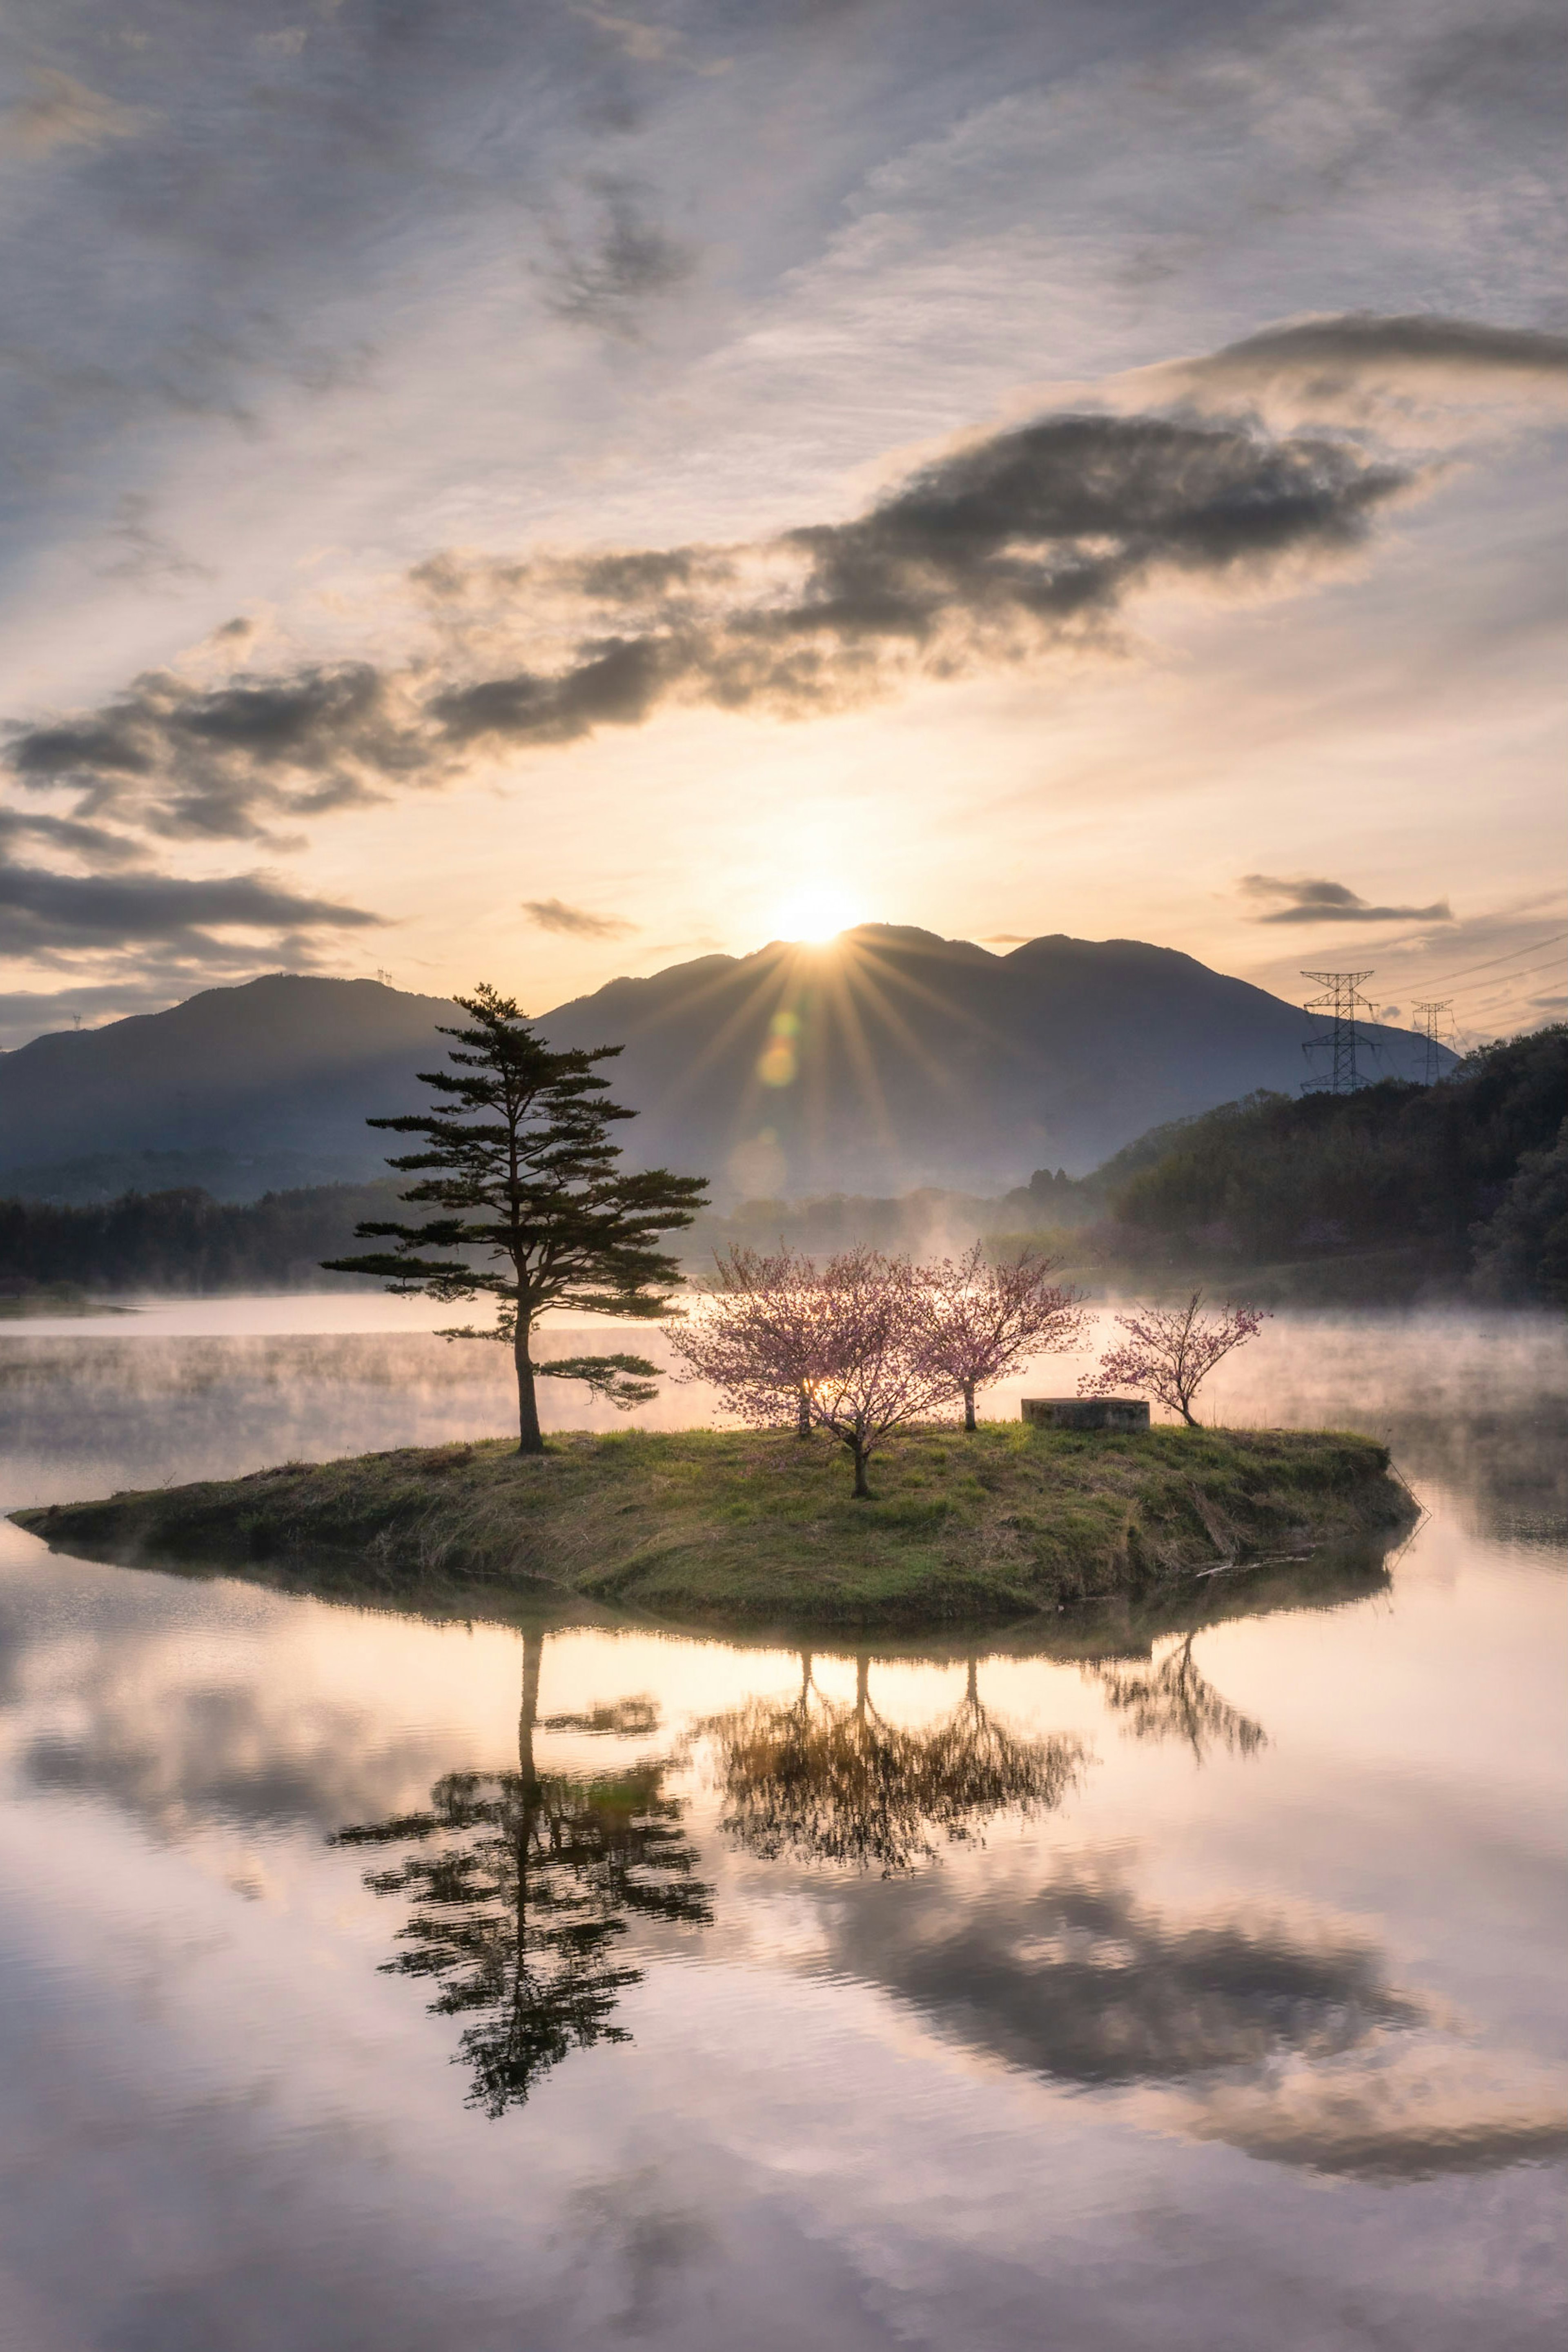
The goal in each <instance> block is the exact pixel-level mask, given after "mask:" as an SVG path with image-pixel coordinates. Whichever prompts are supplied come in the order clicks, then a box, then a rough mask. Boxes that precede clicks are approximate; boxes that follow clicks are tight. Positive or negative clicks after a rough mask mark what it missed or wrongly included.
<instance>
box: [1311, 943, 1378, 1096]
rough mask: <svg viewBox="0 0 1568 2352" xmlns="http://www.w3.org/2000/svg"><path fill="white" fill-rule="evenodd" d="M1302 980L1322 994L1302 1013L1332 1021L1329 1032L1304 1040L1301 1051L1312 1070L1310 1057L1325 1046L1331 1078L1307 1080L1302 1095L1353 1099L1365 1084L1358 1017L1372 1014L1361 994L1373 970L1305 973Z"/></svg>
mask: <svg viewBox="0 0 1568 2352" xmlns="http://www.w3.org/2000/svg"><path fill="white" fill-rule="evenodd" d="M1301 977H1302V979H1303V980H1315V981H1317V982H1320V984H1321V987H1322V990H1323V993H1322V995H1321V996H1314V997H1313V998H1311V999H1310V1002H1309V1003H1307V1004H1306V1005H1305V1006H1304V1007H1303V1010H1304V1011H1306V1012H1308V1013H1327V1015H1328V1021H1329V1025H1328V1027H1327V1028H1326V1029H1321V1030H1320V1031H1319V1033H1318V1034H1317V1035H1316V1036H1315V1037H1306V1038H1303V1040H1302V1042H1301V1051H1302V1053H1303V1054H1305V1055H1307V1056H1308V1057H1309V1058H1308V1068H1309V1069H1310V1067H1311V1061H1310V1056H1311V1055H1313V1054H1314V1053H1316V1052H1318V1051H1320V1050H1321V1048H1322V1047H1324V1046H1326V1047H1327V1048H1328V1051H1329V1076H1328V1078H1327V1080H1326V1081H1324V1080H1322V1079H1313V1078H1310V1077H1309V1078H1307V1079H1306V1080H1305V1081H1304V1082H1303V1084H1302V1088H1301V1091H1302V1093H1303V1094H1322V1093H1327V1094H1331V1095H1353V1094H1354V1093H1355V1092H1356V1090H1357V1088H1358V1087H1360V1086H1361V1084H1362V1076H1361V1072H1360V1070H1359V1069H1358V1068H1357V1066H1356V1045H1357V1039H1356V1014H1357V1013H1358V1012H1361V1013H1370V1012H1371V1011H1372V1006H1371V1005H1370V1004H1369V1003H1367V1000H1366V998H1365V997H1364V996H1363V995H1361V994H1360V993H1359V990H1360V986H1361V982H1363V980H1370V979H1371V978H1372V972H1371V971H1370V970H1368V971H1303V972H1302V974H1301Z"/></svg>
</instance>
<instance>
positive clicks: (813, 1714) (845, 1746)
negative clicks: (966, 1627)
mask: <svg viewBox="0 0 1568 2352" xmlns="http://www.w3.org/2000/svg"><path fill="white" fill-rule="evenodd" d="M976 1671H977V1670H976V1662H975V1661H974V1660H973V1659H972V1660H971V1661H970V1669H969V1686H968V1690H967V1693H966V1696H965V1697H964V1699H963V1702H962V1703H961V1705H960V1706H958V1707H957V1708H956V1709H955V1711H954V1713H953V1714H952V1716H951V1717H949V1718H948V1719H947V1720H946V1721H944V1722H942V1723H939V1724H937V1725H936V1726H934V1727H932V1728H931V1729H929V1730H924V1731H910V1730H905V1729H903V1728H901V1727H899V1726H897V1725H894V1724H889V1723H888V1722H886V1721H885V1720H884V1718H883V1717H881V1716H880V1715H879V1713H878V1711H877V1709H876V1708H875V1707H874V1706H872V1705H871V1703H870V1696H869V1679H870V1658H869V1655H868V1654H866V1653H864V1652H863V1653H862V1654H860V1656H859V1657H858V1659H857V1660H856V1690H855V1700H854V1703H853V1705H850V1704H847V1703H846V1702H844V1701H840V1700H836V1699H830V1698H828V1697H826V1696H825V1695H824V1694H823V1693H822V1692H820V1691H818V1690H817V1689H816V1685H815V1684H814V1682H813V1680H812V1671H811V1654H810V1653H809V1652H803V1653H802V1654H801V1685H800V1691H799V1694H798V1696H796V1697H795V1698H792V1699H787V1700H784V1701H783V1702H780V1701H777V1700H768V1699H752V1700H749V1701H748V1702H747V1704H746V1705H745V1706H741V1707H737V1708H735V1709H734V1710H733V1711H732V1712H731V1713H730V1714H728V1715H721V1716H716V1717H713V1718H712V1719H711V1720H710V1722H708V1723H706V1724H704V1725H703V1727H702V1729H703V1731H704V1732H705V1733H706V1734H707V1736H708V1737H709V1738H710V1739H711V1740H712V1742H713V1745H714V1748H715V1751H716V1754H717V1757H718V1759H719V1769H720V1775H721V1781H722V1785H723V1790H724V1798H725V1807H726V1810H725V1813H724V1817H723V1820H722V1822H721V1827H722V1828H723V1829H724V1830H726V1831H727V1832H729V1834H730V1835H731V1836H732V1837H734V1838H735V1839H737V1840H738V1841H739V1843H741V1844H742V1845H743V1846H745V1847H746V1848H747V1850H748V1851H749V1852H750V1853H755V1854H758V1855H760V1856H761V1857H762V1858H763V1860H765V1861H770V1862H772V1861H778V1860H782V1859H784V1858H785V1857H788V1858H790V1859H792V1860H797V1861H803V1862H829V1863H845V1864H850V1865H851V1866H852V1867H855V1868H858V1869H860V1870H869V1869H879V1870H880V1872H881V1874H882V1875H883V1877H884V1878H890V1877H892V1876H894V1875H895V1874H897V1873H899V1872H900V1871H905V1870H909V1869H910V1868H912V1867H913V1865H914V1864H916V1863H917V1862H922V1861H929V1860H930V1859H931V1856H932V1855H933V1854H934V1853H935V1852H936V1847H935V1844H934V1843H933V1842H932V1838H931V1832H932V1831H933V1830H941V1831H942V1832H943V1833H944V1834H945V1835H946V1837H947V1838H948V1839H949V1840H950V1842H957V1841H959V1840H961V1839H965V1838H969V1837H973V1836H975V1835H977V1834H978V1833H979V1832H980V1830H981V1829H982V1828H983V1827H984V1823H985V1822H987V1821H990V1820H992V1819H994V1817H995V1816H996V1815H997V1814H998V1813H1003V1812H1014V1813H1018V1814H1020V1815H1024V1816H1027V1815H1030V1814H1034V1813H1041V1812H1047V1811H1051V1810H1053V1809H1054V1808H1055V1807H1056V1806H1057V1805H1058V1804H1060V1803H1061V1801H1062V1800H1063V1798H1064V1797H1065V1796H1066V1795H1067V1794H1068V1791H1069V1790H1071V1789H1072V1788H1073V1787H1074V1786H1075V1784H1076V1782H1077V1780H1078V1779H1079V1772H1080V1770H1081V1769H1082V1766H1083V1763H1084V1761H1085V1751H1084V1748H1083V1745H1082V1742H1081V1741H1079V1740H1078V1739H1073V1738H1060V1737H1053V1738H1047V1739H1028V1738H1021V1737H1020V1736H1019V1735H1018V1734H1017V1733H1016V1732H1014V1731H1012V1730H1011V1729H1009V1728H1008V1727H1007V1726H1006V1725H1005V1724H1004V1723H1002V1722H1001V1721H999V1720H998V1719H997V1718H996V1717H993V1716H991V1715H990V1714H989V1713H988V1712H987V1710H986V1709H985V1708H984V1707H983V1706H981V1704H980V1699H979V1695H978V1691H977V1688H976Z"/></svg>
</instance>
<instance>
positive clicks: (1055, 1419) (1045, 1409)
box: [1023, 1397, 1149, 1429]
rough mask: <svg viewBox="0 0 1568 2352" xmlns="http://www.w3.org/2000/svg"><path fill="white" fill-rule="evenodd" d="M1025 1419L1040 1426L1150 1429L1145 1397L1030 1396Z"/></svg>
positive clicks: (1027, 1399) (1024, 1407) (1024, 1410)
mask: <svg viewBox="0 0 1568 2352" xmlns="http://www.w3.org/2000/svg"><path fill="white" fill-rule="evenodd" d="M1023 1412H1024V1419H1025V1420H1026V1421H1032V1422H1033V1423H1035V1425H1036V1427H1037V1428H1039V1429H1147V1428H1148V1426H1149V1408H1148V1406H1147V1404H1145V1402H1143V1399H1142V1397H1026V1398H1025V1399H1024V1402H1023Z"/></svg>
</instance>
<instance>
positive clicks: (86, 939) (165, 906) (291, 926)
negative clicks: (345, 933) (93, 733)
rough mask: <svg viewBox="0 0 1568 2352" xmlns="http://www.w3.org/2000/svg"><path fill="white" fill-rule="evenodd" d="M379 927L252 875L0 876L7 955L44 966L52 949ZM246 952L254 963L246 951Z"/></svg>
mask: <svg viewBox="0 0 1568 2352" xmlns="http://www.w3.org/2000/svg"><path fill="white" fill-rule="evenodd" d="M379 921H380V918H379V916H376V915H371V914H366V913H364V912H363V910H362V909H360V908H355V907H339V906H334V905H331V903H330V902H329V901H327V900H325V899H321V898H299V897H296V896H295V895H294V894H293V893H292V892H291V891H288V890H283V889H280V888H279V887H277V886H276V885H275V884H273V883H271V882H269V881H268V879H267V878H266V877H264V876H261V875H256V874H242V875H232V876H226V877H221V878H219V879H217V880H215V881H208V882H192V881H183V880H180V879H177V878H176V877H173V876H171V875H165V874H131V875H117V876H113V877H108V876H104V875H89V876H81V875H68V874H51V873H47V872H45V871H44V870H43V869H42V868H41V867H37V866H3V867H0V937H3V938H4V940H5V952H6V953H7V954H10V955H32V956H39V957H45V958H47V957H50V956H55V955H58V953H59V952H60V951H61V950H81V949H116V948H124V947H130V946H132V945H142V944H144V943H147V942H156V943H158V944H160V945H162V946H164V947H172V948H177V949H180V950H184V951H186V952H189V951H190V950H193V949H203V948H211V947H213V946H215V945H216V942H215V941H214V940H213V939H212V937H211V934H212V933H213V932H214V931H215V930H220V931H221V930H243V931H260V932H264V933H268V934H270V935H272V936H273V937H274V938H276V937H279V936H281V937H283V938H284V939H285V940H291V939H293V938H294V937H295V936H296V935H299V934H308V933H310V932H312V931H319V930H339V929H363V928H364V927H365V926H366V925H370V924H375V923H377V922H379ZM246 952H247V956H248V957H249V958H250V959H251V960H254V953H255V950H254V949H252V950H247V951H246Z"/></svg>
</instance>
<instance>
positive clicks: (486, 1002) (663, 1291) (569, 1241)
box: [323, 985, 706, 1454]
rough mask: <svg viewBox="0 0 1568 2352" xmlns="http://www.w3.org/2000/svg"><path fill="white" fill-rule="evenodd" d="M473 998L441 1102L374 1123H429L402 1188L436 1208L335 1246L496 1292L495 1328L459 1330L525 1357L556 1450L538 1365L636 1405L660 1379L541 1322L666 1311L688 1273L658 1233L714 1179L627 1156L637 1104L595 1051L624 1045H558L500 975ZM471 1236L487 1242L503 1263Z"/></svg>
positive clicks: (534, 1425)
mask: <svg viewBox="0 0 1568 2352" xmlns="http://www.w3.org/2000/svg"><path fill="white" fill-rule="evenodd" d="M458 1004H459V1005H460V1006H461V1007H462V1009H463V1011H464V1012H465V1013H468V1014H469V1015H470V1016H471V1018H472V1021H473V1024H474V1025H473V1026H472V1028H463V1029H451V1028H444V1029H443V1030H442V1032H441V1034H442V1035H443V1036H447V1037H454V1038H456V1039H457V1041H458V1042H457V1045H455V1046H454V1047H452V1048H451V1049H450V1051H449V1052H448V1055H447V1059H448V1060H449V1061H450V1062H451V1063H452V1064H453V1065H454V1068H453V1069H452V1070H451V1071H447V1070H421V1071H420V1072H419V1073H418V1076H419V1081H420V1084H421V1085H422V1086H426V1087H433V1088H434V1089H435V1091H436V1093H437V1095H438V1096H440V1097H444V1100H443V1103H442V1104H441V1105H439V1106H437V1108H434V1109H433V1110H431V1111H430V1112H428V1113H426V1114H423V1115H418V1114H410V1115H408V1116H406V1117H405V1118H373V1119H371V1120H369V1121H368V1122H367V1123H368V1125H370V1126H371V1127H379V1128H388V1129H391V1130H392V1131H393V1132H394V1133H395V1134H399V1135H417V1136H421V1137H423V1138H424V1148H423V1149H422V1150H417V1151H411V1152H407V1153H405V1154H404V1155H403V1156H402V1157H401V1158H399V1159H395V1160H389V1161H388V1163H387V1164H388V1165H389V1166H390V1167H393V1168H396V1169H399V1170H401V1171H405V1172H406V1173H408V1174H419V1175H420V1176H421V1179H422V1181H420V1182H418V1183H417V1184H415V1185H413V1186H411V1187H410V1189H409V1190H408V1191H407V1192H405V1193H404V1194H403V1195H402V1198H403V1199H404V1200H405V1201H407V1202H416V1203H419V1204H422V1205H424V1206H426V1207H428V1208H431V1209H433V1210H435V1211H437V1214H436V1215H434V1216H431V1217H429V1218H427V1219H426V1222H425V1223H423V1224H418V1225H415V1224H394V1223H365V1224H362V1225H358V1226H356V1228H355V1232H356V1234H358V1236H359V1238H360V1239H361V1240H373V1239H382V1240H391V1241H395V1244H396V1247H395V1249H393V1250H377V1251H374V1252H369V1253H367V1254H366V1255H363V1256H360V1257H342V1258H329V1259H325V1260H323V1264H324V1265H325V1266H326V1268H327V1270H328V1271H329V1272H331V1273H335V1274H379V1275H382V1276H384V1277H385V1278H386V1279H387V1281H388V1283H389V1284H390V1285H391V1286H392V1287H394V1288H395V1289H397V1290H421V1291H424V1292H425V1293H426V1295H427V1296H428V1297H432V1298H438V1299H442V1300H447V1299H453V1300H456V1299H464V1298H479V1297H491V1298H493V1299H494V1300H495V1302H496V1320H495V1325H494V1327H493V1328H490V1329H484V1330H480V1329H475V1328H473V1327H471V1326H464V1327H462V1328H459V1329H457V1330H453V1331H451V1332H448V1333H447V1334H446V1335H444V1336H446V1337H448V1338H463V1339H499V1340H500V1341H502V1342H504V1343H507V1344H509V1345H510V1348H511V1349H512V1355H513V1360H514V1361H515V1363H516V1366H517V1405H518V1433H519V1434H518V1451H519V1453H520V1454H542V1453H543V1451H544V1439H543V1436H542V1433H541V1431H540V1426H539V1406H538V1401H537V1398H536V1395H535V1391H534V1381H535V1379H536V1377H538V1376H539V1375H540V1374H542V1373H543V1374H549V1375H550V1376H551V1377H552V1378H555V1379H567V1380H581V1381H586V1382H587V1383H588V1385H589V1387H590V1388H591V1389H592V1390H593V1391H595V1393H596V1394H598V1395H601V1396H605V1397H608V1398H609V1399H610V1401H611V1402H613V1403H615V1404H616V1405H618V1406H621V1407H623V1408H625V1407H627V1406H630V1405H633V1404H640V1403H643V1402H646V1401H647V1398H649V1397H650V1396H652V1395H653V1393H654V1390H653V1387H652V1385H651V1382H652V1379H653V1376H654V1373H655V1371H656V1369H657V1368H656V1367H655V1366H654V1365H653V1364H651V1363H649V1362H648V1361H647V1358H646V1357H642V1356H574V1357H567V1358H558V1359H557V1360H555V1361H554V1362H552V1363H535V1362H534V1360H533V1358H532V1352H531V1349H532V1339H533V1329H534V1325H535V1324H536V1322H537V1321H538V1318H539V1317H540V1316H541V1315H542V1313H543V1312H544V1311H545V1309H546V1308H547V1307H570V1308H575V1309H576V1310H578V1311H579V1312H580V1313H581V1312H587V1313H595V1314H608V1315H619V1316H626V1317H627V1318H633V1319H636V1320H641V1321H651V1320H656V1319H657V1318H658V1317H659V1316H661V1315H663V1314H664V1313H665V1312H666V1311H667V1309H668V1303H669V1302H668V1289H669V1286H670V1285H671V1283H672V1282H674V1281H675V1279H676V1278H677V1276H678V1274H679V1266H678V1265H677V1262H676V1260H675V1259H674V1258H672V1257H668V1256H667V1255H664V1254H663V1253H662V1252H661V1251H659V1250H658V1248H656V1247H655V1246H654V1244H655V1243H656V1242H657V1240H658V1237H659V1235H660V1234H666V1233H670V1232H673V1231H675V1230H677V1229H678V1228H679V1227H680V1226H683V1225H689V1223H691V1219H692V1213H693V1212H694V1211H695V1210H696V1209H698V1208H700V1206H701V1205H702V1202H703V1198H704V1194H705V1189H706V1188H705V1183H704V1180H703V1179H702V1178H700V1177H697V1176H672V1175H671V1174H670V1172H669V1171H668V1169H666V1168H650V1169H645V1170H644V1171H641V1172H640V1173H636V1174H631V1173H627V1172H625V1171H622V1170H620V1169H618V1168H617V1167H616V1161H617V1160H619V1158H620V1156H621V1154H620V1147H619V1145H618V1144H616V1143H613V1142H612V1141H611V1140H610V1134H609V1130H610V1126H611V1123H612V1121H614V1120H617V1119H623V1118H635V1117H636V1116H637V1114H636V1113H635V1112H634V1111H630V1110H626V1109H625V1108H622V1106H621V1105H620V1104H618V1103H614V1102H608V1101H606V1100H605V1098H604V1097H605V1094H606V1093H607V1091H608V1087H609V1081H608V1079H607V1078H602V1077H600V1076H598V1074H597V1072H596V1070H595V1063H598V1062H604V1061H608V1060H610V1059H612V1058H613V1057H614V1056H615V1055H616V1054H618V1053H619V1052H620V1051H621V1048H620V1046H618V1045H595V1046H592V1047H589V1048H586V1049H580V1048H572V1049H568V1050H567V1051H565V1052H563V1053H555V1052H553V1051H552V1049H551V1047H550V1046H548V1045H545V1043H544V1042H543V1040H542V1038H540V1037H537V1036H536V1035H535V1034H534V1033H533V1031H532V1029H531V1027H530V1025H529V1024H528V1022H527V1021H526V1019H525V1018H524V1016H523V1014H522V1013H521V1011H520V1010H519V1008H518V1006H517V1005H516V1004H515V1003H513V1002H512V1000H511V998H510V996H501V995H499V994H498V993H497V992H496V991H495V990H494V989H493V988H490V987H489V986H488V985H485V986H481V987H480V988H479V991H478V992H477V993H476V994H475V995H473V996H460V997H458ZM458 1251H465V1252H479V1253H483V1255H484V1256H486V1257H488V1258H489V1259H490V1260H492V1261H496V1263H495V1264H494V1265H485V1264H484V1263H483V1262H482V1260H476V1259H475V1258H472V1257H469V1256H458V1255H453V1253H455V1252H458Z"/></svg>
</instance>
